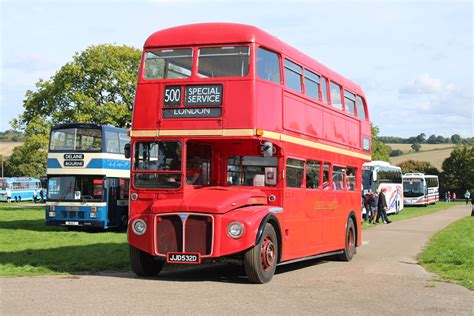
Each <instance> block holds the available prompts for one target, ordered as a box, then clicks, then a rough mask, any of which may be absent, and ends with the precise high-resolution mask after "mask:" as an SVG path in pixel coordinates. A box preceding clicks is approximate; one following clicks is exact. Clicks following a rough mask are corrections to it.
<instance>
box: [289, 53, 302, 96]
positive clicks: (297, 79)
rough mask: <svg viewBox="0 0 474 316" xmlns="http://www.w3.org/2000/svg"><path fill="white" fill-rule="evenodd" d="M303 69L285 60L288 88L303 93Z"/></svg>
mask: <svg viewBox="0 0 474 316" xmlns="http://www.w3.org/2000/svg"><path fill="white" fill-rule="evenodd" d="M302 74H303V67H301V66H300V65H298V64H295V63H294V62H292V61H289V60H288V59H285V85H286V86H287V87H288V88H291V89H293V90H296V91H298V92H301V77H302Z"/></svg>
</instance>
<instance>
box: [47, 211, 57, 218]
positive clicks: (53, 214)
mask: <svg viewBox="0 0 474 316" xmlns="http://www.w3.org/2000/svg"><path fill="white" fill-rule="evenodd" d="M48 217H56V212H48Z"/></svg>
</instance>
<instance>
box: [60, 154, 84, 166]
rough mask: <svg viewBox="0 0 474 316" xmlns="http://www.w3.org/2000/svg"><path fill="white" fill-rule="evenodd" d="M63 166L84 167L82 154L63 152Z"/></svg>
mask: <svg viewBox="0 0 474 316" xmlns="http://www.w3.org/2000/svg"><path fill="white" fill-rule="evenodd" d="M64 167H84V155H83V154H64Z"/></svg>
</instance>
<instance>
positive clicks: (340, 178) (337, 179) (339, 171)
mask: <svg viewBox="0 0 474 316" xmlns="http://www.w3.org/2000/svg"><path fill="white" fill-rule="evenodd" d="M345 175H346V169H345V168H344V167H336V166H334V167H333V169H332V186H333V189H334V190H336V191H342V190H344V177H345Z"/></svg>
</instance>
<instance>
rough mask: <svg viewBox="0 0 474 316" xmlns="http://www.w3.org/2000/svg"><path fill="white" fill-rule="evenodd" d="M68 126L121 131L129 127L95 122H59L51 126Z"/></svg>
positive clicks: (53, 128) (57, 127)
mask: <svg viewBox="0 0 474 316" xmlns="http://www.w3.org/2000/svg"><path fill="white" fill-rule="evenodd" d="M67 128H97V129H104V130H109V131H120V132H127V131H128V130H127V129H124V128H120V127H115V126H112V125H99V124H93V123H65V124H58V125H55V126H53V127H51V130H57V129H67Z"/></svg>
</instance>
